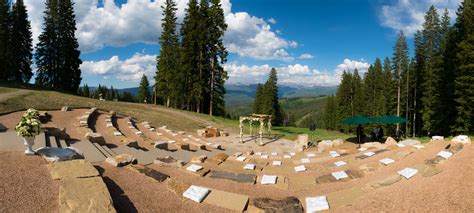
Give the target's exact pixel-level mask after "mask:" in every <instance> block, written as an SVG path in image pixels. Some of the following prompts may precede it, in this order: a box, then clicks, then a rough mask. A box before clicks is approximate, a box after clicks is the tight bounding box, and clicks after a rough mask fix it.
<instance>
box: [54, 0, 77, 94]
mask: <svg viewBox="0 0 474 213" xmlns="http://www.w3.org/2000/svg"><path fill="white" fill-rule="evenodd" d="M58 11H59V12H58V15H59V16H58V17H59V21H58V22H59V23H58V31H59V39H60V49H59V52H60V56H59V57H61V59H60V62H61V65H60V74H59V84H60V88H61V89H64V90H67V91H76V90H77V88H78V87H79V85H80V84H81V80H82V78H81V70H80V65H81V64H82V60H81V59H80V56H81V52H80V51H79V43H78V42H77V38H76V36H75V33H76V16H75V15H74V3H73V2H72V0H60V1H58Z"/></svg>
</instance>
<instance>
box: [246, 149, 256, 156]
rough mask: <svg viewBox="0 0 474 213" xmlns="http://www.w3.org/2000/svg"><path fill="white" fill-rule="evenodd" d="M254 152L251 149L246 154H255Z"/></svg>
mask: <svg viewBox="0 0 474 213" xmlns="http://www.w3.org/2000/svg"><path fill="white" fill-rule="evenodd" d="M253 153H254V152H253V150H249V151H247V152H245V155H253Z"/></svg>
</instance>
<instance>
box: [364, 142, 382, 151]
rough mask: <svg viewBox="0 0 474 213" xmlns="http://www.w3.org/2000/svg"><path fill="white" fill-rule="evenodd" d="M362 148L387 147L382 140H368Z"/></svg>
mask: <svg viewBox="0 0 474 213" xmlns="http://www.w3.org/2000/svg"><path fill="white" fill-rule="evenodd" d="M361 147H362V148H376V149H385V147H386V145H384V144H381V143H380V142H368V143H363V144H362V145H361Z"/></svg>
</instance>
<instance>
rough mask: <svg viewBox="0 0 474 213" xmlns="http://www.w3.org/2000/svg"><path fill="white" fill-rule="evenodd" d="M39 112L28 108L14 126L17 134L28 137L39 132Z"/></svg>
mask: <svg viewBox="0 0 474 213" xmlns="http://www.w3.org/2000/svg"><path fill="white" fill-rule="evenodd" d="M39 117H40V116H39V112H38V110H36V109H28V110H26V112H25V113H24V114H23V116H21V120H20V122H19V123H18V124H17V125H16V126H15V131H16V133H17V134H18V135H19V136H22V137H25V138H29V137H35V136H37V135H39V134H40V132H41V122H40V120H39Z"/></svg>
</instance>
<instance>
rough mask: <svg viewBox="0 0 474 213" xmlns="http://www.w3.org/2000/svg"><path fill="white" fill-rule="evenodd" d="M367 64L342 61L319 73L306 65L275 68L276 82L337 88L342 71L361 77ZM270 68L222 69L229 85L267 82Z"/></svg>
mask: <svg viewBox="0 0 474 213" xmlns="http://www.w3.org/2000/svg"><path fill="white" fill-rule="evenodd" d="M369 66H370V65H369V64H368V63H366V62H364V61H356V60H350V59H344V61H343V63H342V64H339V65H337V67H336V68H335V69H334V70H333V71H319V70H317V69H311V68H310V67H309V66H308V65H301V64H292V65H287V66H281V67H275V69H276V70H277V74H278V82H279V83H280V84H284V85H297V86H337V85H339V83H340V82H341V76H342V73H343V72H344V70H346V71H349V72H353V71H354V70H355V69H356V68H357V69H358V70H359V73H360V74H361V75H362V74H363V73H365V72H367V69H368V68H369ZM271 68H272V66H270V65H268V64H264V65H253V66H248V65H238V64H236V63H231V64H226V65H225V66H224V69H225V70H226V71H227V72H228V73H229V81H228V83H230V84H235V83H246V84H255V83H263V82H265V81H266V80H267V78H268V74H269V72H270V70H271Z"/></svg>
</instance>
